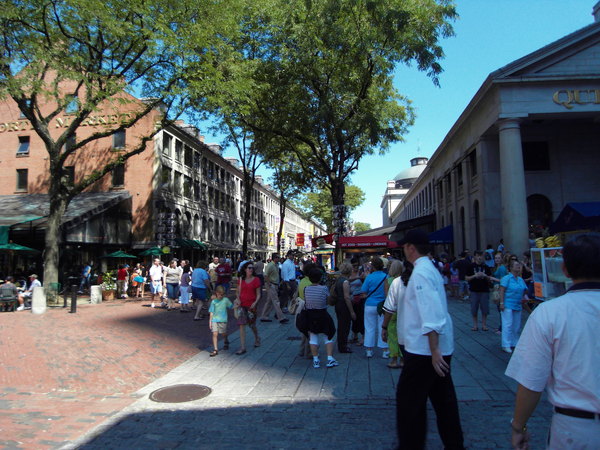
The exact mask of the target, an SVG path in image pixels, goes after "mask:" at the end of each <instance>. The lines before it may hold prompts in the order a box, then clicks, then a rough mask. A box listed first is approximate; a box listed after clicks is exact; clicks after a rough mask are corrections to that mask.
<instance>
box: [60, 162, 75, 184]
mask: <svg viewBox="0 0 600 450" xmlns="http://www.w3.org/2000/svg"><path fill="white" fill-rule="evenodd" d="M63 179H64V182H65V184H66V185H67V186H73V185H74V184H75V166H65V167H63Z"/></svg>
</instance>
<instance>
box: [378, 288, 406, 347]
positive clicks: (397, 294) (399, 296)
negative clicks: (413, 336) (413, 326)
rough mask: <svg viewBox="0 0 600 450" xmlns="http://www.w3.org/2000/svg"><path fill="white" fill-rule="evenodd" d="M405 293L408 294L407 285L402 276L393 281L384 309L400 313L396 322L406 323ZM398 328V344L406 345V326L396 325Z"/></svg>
mask: <svg viewBox="0 0 600 450" xmlns="http://www.w3.org/2000/svg"><path fill="white" fill-rule="evenodd" d="M404 294H406V286H404V282H403V281H402V280H401V279H400V277H398V278H396V279H395V280H394V281H392V284H391V286H390V288H389V289H388V295H387V297H386V298H385V302H384V304H383V309H385V310H386V311H387V312H389V313H391V314H394V313H397V314H398V318H397V320H396V324H400V323H404ZM396 328H397V330H398V344H400V345H404V328H402V327H400V326H396Z"/></svg>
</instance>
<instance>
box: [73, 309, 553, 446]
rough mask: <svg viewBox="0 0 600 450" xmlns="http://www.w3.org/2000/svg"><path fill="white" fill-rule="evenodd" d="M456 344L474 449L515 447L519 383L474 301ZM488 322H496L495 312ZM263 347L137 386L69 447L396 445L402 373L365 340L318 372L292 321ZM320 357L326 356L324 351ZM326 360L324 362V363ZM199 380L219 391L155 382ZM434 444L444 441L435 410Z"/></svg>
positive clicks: (458, 320)
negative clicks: (371, 351) (171, 391)
mask: <svg viewBox="0 0 600 450" xmlns="http://www.w3.org/2000/svg"><path fill="white" fill-rule="evenodd" d="M449 309H450V312H451V314H452V316H453V319H454V326H455V337H456V350H455V354H454V358H453V361H452V371H453V378H454V383H455V386H456V390H457V396H458V399H459V407H460V413H461V420H462V424H463V430H464V434H465V444H466V446H467V447H468V448H481V449H484V448H485V449H487V448H509V447H510V445H509V439H510V418H511V417H512V408H513V402H514V391H515V389H516V384H515V383H514V382H513V381H512V380H510V379H509V378H507V377H505V376H504V370H505V367H506V364H507V363H508V359H509V355H506V354H504V353H502V352H501V351H500V337H499V336H498V335H496V334H495V333H494V332H493V331H487V332H483V331H478V332H474V331H471V318H470V313H469V306H468V304H467V303H464V302H459V301H457V300H450V302H449ZM489 325H490V329H491V330H493V329H495V328H494V327H497V325H498V315H497V314H496V313H495V311H494V312H493V313H492V317H491V320H489ZM259 330H260V334H261V338H262V345H261V347H258V348H252V343H253V338H252V337H250V338H249V339H248V340H249V342H248V344H249V345H248V349H249V351H248V352H247V353H246V354H244V355H235V354H234V352H235V350H236V349H237V345H238V338H237V335H235V336H232V337H231V339H230V340H231V342H232V345H231V349H230V350H229V351H221V352H220V353H219V355H218V356H217V357H214V358H211V357H209V356H208V352H207V351H202V352H200V353H198V354H196V355H194V356H192V357H191V358H190V359H188V360H187V361H186V362H185V363H183V364H182V365H180V366H179V367H177V368H175V369H173V370H171V371H170V372H169V373H168V374H167V375H165V376H163V377H161V378H159V379H157V380H155V381H154V382H152V383H150V384H148V385H147V386H145V387H144V388H142V389H141V390H139V391H138V392H137V393H136V396H137V397H139V399H138V400H137V401H135V402H134V403H133V404H131V405H130V406H128V407H127V408H125V409H123V410H122V411H121V412H119V413H118V414H116V415H114V416H112V417H111V418H110V419H108V420H107V421H106V422H104V423H103V424H102V425H100V426H99V427H97V428H95V429H93V430H92V431H90V432H89V433H86V434H85V435H84V436H82V437H81V438H80V439H78V440H76V441H73V442H71V443H69V444H68V445H66V446H65V447H64V448H85V449H106V448H199V447H201V448H231V449H234V448H261V449H263V448H265V447H267V448H294V449H297V448H301V449H304V448H307V449H308V448H327V447H331V446H335V447H340V448H345V449H346V448H357V449H358V448H360V449H364V448H373V449H391V448H394V447H395V446H396V436H395V407H394V405H395V384H396V382H397V379H398V376H399V371H398V370H393V369H389V368H387V366H386V363H387V361H386V360H383V359H382V358H381V357H377V356H378V354H377V353H376V357H374V358H372V359H367V358H366V357H365V355H364V351H362V349H361V348H360V347H354V353H352V354H341V355H337V356H336V357H337V358H338V361H339V362H340V365H339V366H338V367H335V368H332V369H327V368H321V369H313V368H312V364H311V361H310V360H307V359H306V358H303V357H300V356H298V345H299V341H298V340H297V337H298V333H297V331H296V330H295V328H294V326H293V325H291V324H288V325H280V324H279V323H277V322H274V323H266V324H265V323H260V324H259ZM321 357H322V360H323V361H324V360H325V355H324V353H323V352H322V355H321ZM323 366H324V364H323ZM180 384H201V385H205V386H208V387H209V388H210V389H212V393H211V394H210V395H209V396H208V397H206V398H204V399H201V400H196V401H192V402H188V403H156V402H153V401H151V400H150V399H149V397H148V396H149V394H150V393H151V392H153V391H155V390H156V389H159V388H163V387H168V386H174V385H180ZM550 415H551V411H550V407H549V405H548V403H547V402H546V401H545V400H543V404H542V405H540V407H538V410H537V412H536V414H535V415H534V417H533V418H532V419H531V420H530V422H529V427H530V429H531V430H532V433H533V439H532V448H543V446H544V444H543V442H544V439H545V433H546V430H547V428H548V423H549V418H550ZM429 422H430V426H429V430H430V432H429V435H428V448H432V449H437V448H442V444H441V442H440V440H439V438H438V436H437V431H436V426H435V420H434V414H433V413H432V412H431V411H430V413H429Z"/></svg>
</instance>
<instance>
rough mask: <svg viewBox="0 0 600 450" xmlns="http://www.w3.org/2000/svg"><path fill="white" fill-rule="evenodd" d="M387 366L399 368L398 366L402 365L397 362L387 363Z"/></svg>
mask: <svg viewBox="0 0 600 450" xmlns="http://www.w3.org/2000/svg"><path fill="white" fill-rule="evenodd" d="M387 366H388V367H389V368H390V369H399V368H400V367H402V366H401V365H400V364H398V363H396V364H392V363H389V364H388V365H387Z"/></svg>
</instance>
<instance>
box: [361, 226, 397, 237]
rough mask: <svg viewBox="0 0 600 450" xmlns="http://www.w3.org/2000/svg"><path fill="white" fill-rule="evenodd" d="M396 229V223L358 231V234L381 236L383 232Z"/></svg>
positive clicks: (390, 231)
mask: <svg viewBox="0 0 600 450" xmlns="http://www.w3.org/2000/svg"><path fill="white" fill-rule="evenodd" d="M395 229H396V225H388V226H385V227H379V228H372V229H370V230H367V231H361V232H360V233H356V236H381V235H382V234H390V233H392V232H393V231H394V230H395Z"/></svg>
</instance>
